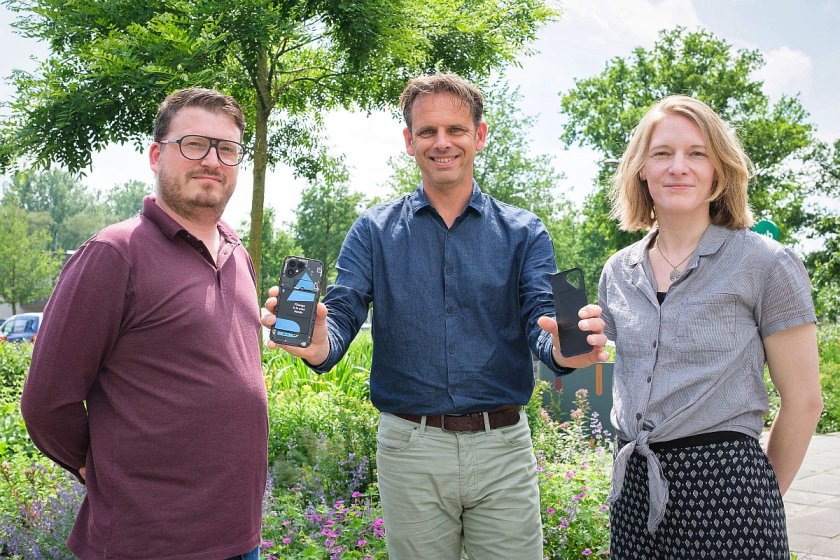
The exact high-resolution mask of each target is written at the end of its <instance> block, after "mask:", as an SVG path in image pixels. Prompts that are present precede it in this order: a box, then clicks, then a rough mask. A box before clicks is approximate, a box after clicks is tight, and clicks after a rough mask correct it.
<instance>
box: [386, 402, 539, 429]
mask: <svg viewBox="0 0 840 560" xmlns="http://www.w3.org/2000/svg"><path fill="white" fill-rule="evenodd" d="M520 410H522V407H521V406H503V407H500V408H497V409H494V410H491V411H489V412H469V413H467V414H433V415H427V416H426V417H425V418H426V425H427V426H431V427H432V428H440V429H442V430H444V431H447V432H478V431H480V430H484V429H486V426H485V424H484V418H485V416H486V417H487V426H489V427H490V429H491V430H493V429H496V428H504V427H505V426H513V425H514V424H516V423H518V422H519V411H520ZM394 416H397V417H399V418H402V419H403V420H408V421H409V422H415V423H417V424H420V423H421V422H422V421H423V416H418V415H416V414H398V413H394Z"/></svg>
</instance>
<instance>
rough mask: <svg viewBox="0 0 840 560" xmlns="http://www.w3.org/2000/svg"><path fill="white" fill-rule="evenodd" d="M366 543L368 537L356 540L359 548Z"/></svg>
mask: <svg viewBox="0 0 840 560" xmlns="http://www.w3.org/2000/svg"><path fill="white" fill-rule="evenodd" d="M366 544H367V539H359V540H357V541H356V546H358V547H359V548H362V547H363V546H365V545H366Z"/></svg>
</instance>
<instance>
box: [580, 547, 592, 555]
mask: <svg viewBox="0 0 840 560" xmlns="http://www.w3.org/2000/svg"><path fill="white" fill-rule="evenodd" d="M590 554H592V551H591V550H589V549H588V548H584V549H583V552H581V555H583V556H589V555H590Z"/></svg>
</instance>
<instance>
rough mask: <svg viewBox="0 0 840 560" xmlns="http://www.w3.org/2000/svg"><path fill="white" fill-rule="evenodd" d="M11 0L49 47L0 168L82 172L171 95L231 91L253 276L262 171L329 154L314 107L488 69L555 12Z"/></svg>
mask: <svg viewBox="0 0 840 560" xmlns="http://www.w3.org/2000/svg"><path fill="white" fill-rule="evenodd" d="M6 5H7V7H8V8H9V9H10V10H11V11H13V12H15V13H17V14H20V15H21V17H20V18H19V19H18V20H17V21H16V23H15V25H16V26H17V27H18V29H20V30H21V32H22V33H23V34H24V35H26V36H30V37H33V38H36V39H39V40H42V41H44V42H45V43H47V44H48V45H49V46H50V49H51V51H52V53H51V55H50V57H49V58H48V59H47V60H45V61H43V62H42V64H41V66H40V67H39V69H38V71H37V72H36V73H34V74H29V73H26V72H20V71H18V72H15V73H14V74H13V76H12V82H13V85H14V87H15V89H16V95H15V97H14V99H12V100H11V101H10V102H9V109H10V117H9V118H8V119H5V120H4V122H3V123H0V170H2V169H8V168H10V167H11V166H13V165H15V164H18V162H19V160H22V159H25V160H32V161H33V163H34V164H35V165H38V166H41V167H48V166H49V165H50V164H51V163H52V162H54V161H56V162H59V163H60V164H62V165H63V166H65V167H66V168H67V169H69V170H71V171H79V170H82V169H84V168H86V167H89V166H90V164H91V153H92V151H94V150H101V149H102V148H103V147H105V146H106V145H108V144H109V143H112V142H116V143H124V142H127V141H129V142H133V143H134V144H135V145H136V146H139V145H141V144H142V143H143V142H145V140H146V137H147V135H148V133H149V130H150V128H151V126H150V125H151V122H152V119H153V116H154V114H155V111H156V109H157V106H158V104H159V103H160V101H161V100H162V99H163V98H164V97H165V95H166V94H168V93H170V92H171V91H173V90H176V89H179V88H182V87H186V86H194V85H200V86H205V87H212V88H215V89H218V90H221V91H225V92H226V93H230V94H232V95H233V96H234V97H236V98H237V99H238V100H239V101H240V102H241V103H242V105H243V108H244V109H245V112H246V117H247V123H248V125H247V127H246V130H245V138H246V142H248V144H249V145H250V146H249V147H250V148H251V154H252V160H253V176H254V181H253V202H252V212H251V228H252V230H251V235H250V241H251V245H250V247H249V252H250V253H251V256H252V258H253V260H254V267H255V269H256V272H257V277H258V278H261V277H262V276H261V272H260V271H261V256H262V252H261V250H260V243H261V242H262V234H261V227H262V225H263V203H264V197H265V175H266V168H267V166H268V165H269V164H273V162H275V161H283V162H285V163H288V164H289V165H292V166H293V167H294V168H295V169H297V170H298V172H299V173H300V174H301V175H303V176H308V177H312V176H313V173H312V172H313V167H316V168H317V162H318V156H317V154H319V153H322V152H323V150H320V149H317V146H320V144H321V143H320V141H319V139H318V134H319V127H318V126H317V121H318V118H317V115H319V114H320V113H321V112H322V111H327V110H330V109H334V108H338V107H345V108H362V109H375V108H384V107H390V106H392V105H393V103H394V102H395V101H396V99H397V98H398V96H399V92H400V91H401V90H402V88H403V87H404V85H405V82H406V80H407V79H408V78H409V77H411V76H414V75H417V74H420V73H423V72H429V71H433V70H437V69H449V70H452V71H455V72H459V73H461V74H463V75H465V76H468V77H475V78H480V77H482V76H487V75H488V74H489V73H490V71H491V70H493V69H495V68H500V67H502V66H504V65H505V64H508V63H510V62H512V61H514V60H515V59H516V57H517V55H518V54H519V53H520V51H521V50H522V49H523V47H524V46H525V45H526V44H527V43H529V42H530V41H532V40H534V38H535V36H536V30H537V28H538V27H539V26H540V25H541V24H542V23H544V22H545V21H547V20H549V19H550V18H551V17H552V16H553V15H554V12H553V11H552V10H551V9H549V8H548V7H546V5H545V4H544V2H543V1H542V0H515V1H514V0H455V1H447V2H443V1H439V0H435V1H432V2H429V1H424V2H418V1H416V0H375V1H371V0H349V1H345V0H341V1H334V0H331V1H325V2H310V1H308V0H289V1H284V2H275V1H273V0H241V1H239V2H235V3H231V2H221V1H219V0H205V1H203V2H177V3H171V4H166V5H164V4H161V3H149V2H126V1H124V0H107V1H101V0H95V1H94V0H80V1H76V2H71V3H68V2H66V1H64V0H33V1H31V2H25V3H19V2H12V1H10V0H7V1H6ZM278 123H280V124H279V125H278ZM312 123H315V125H316V126H314V127H313V126H311V125H312ZM313 145H314V146H316V149H315V150H312V149H309V148H310V147H312V146H313ZM313 153H314V154H316V157H314V158H313V157H312V155H311V154H313Z"/></svg>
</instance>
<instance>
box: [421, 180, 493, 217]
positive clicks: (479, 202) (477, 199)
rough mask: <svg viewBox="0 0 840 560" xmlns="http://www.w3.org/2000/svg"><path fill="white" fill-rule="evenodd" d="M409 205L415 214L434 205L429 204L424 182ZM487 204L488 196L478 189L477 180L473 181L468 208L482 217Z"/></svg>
mask: <svg viewBox="0 0 840 560" xmlns="http://www.w3.org/2000/svg"><path fill="white" fill-rule="evenodd" d="M409 204H410V205H411V209H412V211H413V212H414V213H415V214H416V213H417V212H419V211H420V210H422V209H423V208H426V207H431V206H432V203H431V202H429V198H428V197H427V196H426V192H425V191H424V190H423V183H422V182H421V183H420V185H419V186H418V187H417V190H416V191H414V192H413V193H412V194H411V195H410V196H409ZM485 204H487V196H486V195H485V194H484V193H482V192H481V189H480V188H479V187H478V183H476V182H475V179H473V182H472V194H471V195H470V200H469V202H467V208H472V209H473V210H475V211H476V212H478V214H479V215H480V214H482V213H483V211H484V206H485ZM462 213H463V212H462Z"/></svg>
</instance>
